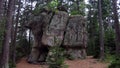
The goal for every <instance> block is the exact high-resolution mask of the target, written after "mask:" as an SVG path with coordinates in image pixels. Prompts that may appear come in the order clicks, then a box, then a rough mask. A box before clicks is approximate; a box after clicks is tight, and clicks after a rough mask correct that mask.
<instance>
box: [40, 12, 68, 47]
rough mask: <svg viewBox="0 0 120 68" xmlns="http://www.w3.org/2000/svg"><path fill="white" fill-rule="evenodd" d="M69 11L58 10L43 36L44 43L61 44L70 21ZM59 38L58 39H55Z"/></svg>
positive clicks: (50, 44)
mask: <svg viewBox="0 0 120 68" xmlns="http://www.w3.org/2000/svg"><path fill="white" fill-rule="evenodd" d="M68 17H69V15H68V13H66V12H63V11H58V12H56V13H55V15H54V16H53V18H52V20H51V22H50V23H49V24H48V25H47V27H46V29H45V31H44V33H43V36H42V43H43V44H45V45H48V46H55V45H57V46H60V45H61V43H62V41H63V38H64V31H65V27H66V24H67V21H68ZM55 40H57V41H55Z"/></svg>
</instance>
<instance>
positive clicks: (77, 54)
mask: <svg viewBox="0 0 120 68" xmlns="http://www.w3.org/2000/svg"><path fill="white" fill-rule="evenodd" d="M86 44H87V32H86V21H85V19H84V18H83V17H82V16H80V15H77V16H70V18H69V21H68V25H67V28H66V31H65V36H64V43H63V46H64V47H66V48H67V54H68V55H70V56H72V57H73V58H75V59H77V58H85V56H86V52H85V48H86Z"/></svg>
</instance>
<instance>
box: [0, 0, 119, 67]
mask: <svg viewBox="0 0 120 68" xmlns="http://www.w3.org/2000/svg"><path fill="white" fill-rule="evenodd" d="M61 5H64V6H65V7H66V9H67V11H68V13H69V14H70V15H82V16H84V17H85V18H86V19H87V31H88V37H89V38H88V45H87V55H93V56H94V57H95V58H99V59H101V60H104V61H108V62H110V63H111V66H112V65H113V68H114V67H115V66H119V67H120V56H119V55H120V25H119V21H120V1H119V0H88V1H87V2H85V0H0V64H1V65H0V68H9V67H11V68H13V66H14V65H15V64H16V63H17V62H16V61H17V60H19V59H20V58H22V57H24V56H28V55H29V53H30V50H31V45H32V44H33V36H32V34H31V31H30V30H28V29H26V28H25V25H26V24H27V23H28V22H29V21H30V20H32V17H33V15H38V14H39V13H40V11H41V8H42V7H46V6H47V7H48V9H51V10H54V11H57V9H56V8H57V7H58V6H61ZM114 65H115V66H114ZM119 67H116V68H119Z"/></svg>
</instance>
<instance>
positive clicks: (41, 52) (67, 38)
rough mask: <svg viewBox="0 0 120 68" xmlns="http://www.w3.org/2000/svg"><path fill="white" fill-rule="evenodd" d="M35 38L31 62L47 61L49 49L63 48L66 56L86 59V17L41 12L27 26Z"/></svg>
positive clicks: (61, 12)
mask: <svg viewBox="0 0 120 68" xmlns="http://www.w3.org/2000/svg"><path fill="white" fill-rule="evenodd" d="M26 27H28V28H29V29H31V31H32V33H33V36H34V45H33V46H32V50H31V54H30V57H29V59H28V61H29V62H38V61H45V59H46V57H47V54H48V51H49V49H48V47H52V46H62V47H64V48H65V49H66V54H68V55H70V56H72V57H74V58H76V59H77V58H85V56H86V50H85V49H86V44H87V32H86V21H85V19H84V17H82V16H80V15H78V16H69V14H68V13H67V12H64V11H58V12H41V13H40V15H38V16H35V17H34V18H33V20H32V21H31V22H30V23H29V24H28V25H27V26H26Z"/></svg>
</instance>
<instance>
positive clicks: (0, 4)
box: [0, 0, 4, 21]
mask: <svg viewBox="0 0 120 68" xmlns="http://www.w3.org/2000/svg"><path fill="white" fill-rule="evenodd" d="M3 1H4V0H0V21H1V18H2V13H3Z"/></svg>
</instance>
